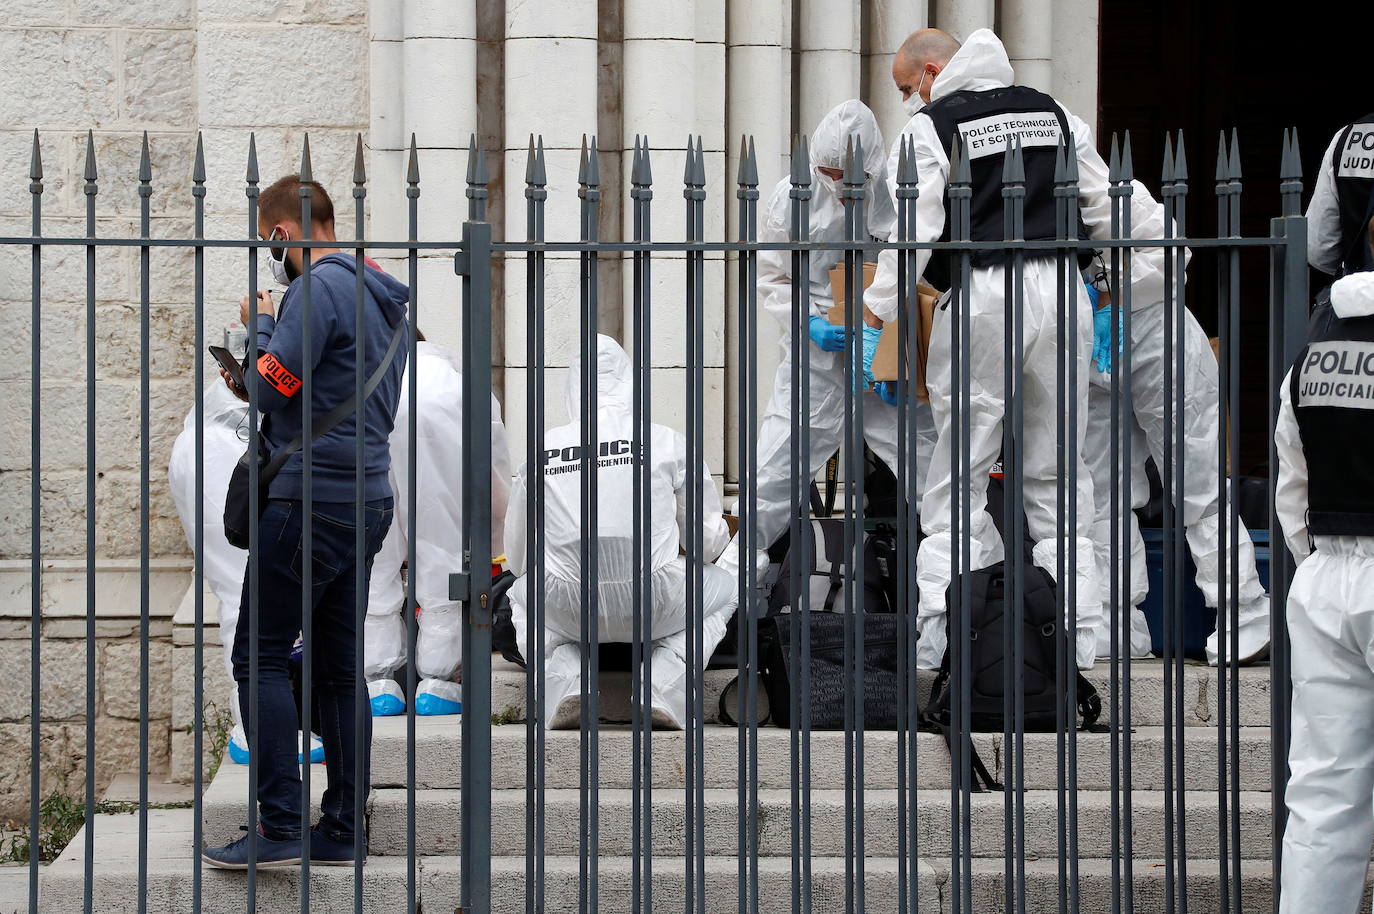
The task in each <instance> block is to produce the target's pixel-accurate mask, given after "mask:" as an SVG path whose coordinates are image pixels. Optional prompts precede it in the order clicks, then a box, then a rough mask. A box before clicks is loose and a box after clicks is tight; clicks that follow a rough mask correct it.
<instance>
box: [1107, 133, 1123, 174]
mask: <svg viewBox="0 0 1374 914" xmlns="http://www.w3.org/2000/svg"><path fill="white" fill-rule="evenodd" d="M1107 182H1108V183H1109V184H1120V183H1121V142H1120V140H1118V139H1117V135H1116V132H1115V131H1113V132H1112V150H1111V152H1110V153H1109V154H1108V156H1107Z"/></svg>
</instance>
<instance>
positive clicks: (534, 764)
mask: <svg viewBox="0 0 1374 914" xmlns="http://www.w3.org/2000/svg"><path fill="white" fill-rule="evenodd" d="M546 183H547V178H546V172H545V169H544V140H543V137H540V139H539V141H538V145H537V146H536V143H535V139H534V137H533V136H531V137H530V153H529V160H528V164H527V166H526V170H525V200H526V203H525V237H526V238H527V239H528V240H529V241H530V242H541V241H543V240H544V205H545V203H544V201H546V200H547V199H548V196H549V192H548V191H547V190H546V189H545V186H546ZM525 325H526V329H525V333H526V336H525V365H526V371H527V372H528V377H527V378H526V384H525V415H526V417H527V423H526V424H527V426H528V432H527V436H526V440H525V445H526V450H525V468H526V469H525V474H526V476H525V485H526V493H525V495H526V497H525V505H524V510H525V515H526V522H525V527H526V529H527V530H528V531H529V549H528V550H527V551H526V564H527V568H526V571H527V572H528V574H529V577H528V578H527V581H528V582H529V584H528V586H527V587H526V589H525V594H526V600H527V601H528V602H529V603H530V605H531V607H532V609H533V611H532V612H531V613H530V619H529V621H528V622H527V624H526V631H527V632H530V633H532V636H527V637H526V641H525V644H524V645H522V646H521V647H522V648H523V649H524V650H525V651H526V652H527V653H529V654H531V656H530V657H529V658H527V659H528V661H529V662H528V663H527V665H526V672H525V707H526V711H525V911H526V914H536V912H539V911H542V910H543V908H544V764H545V755H544V746H545V743H544V733H545V728H544V682H545V679H544V499H543V490H544V473H543V468H542V460H543V454H544V397H543V396H542V394H543V387H544V253H543V252H542V251H530V252H529V253H527V254H526V255H525ZM512 507H513V508H515V507H516V506H512ZM517 510H518V508H517Z"/></svg>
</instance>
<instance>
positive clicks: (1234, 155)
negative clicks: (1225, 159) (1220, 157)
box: [1231, 127, 1240, 183]
mask: <svg viewBox="0 0 1374 914" xmlns="http://www.w3.org/2000/svg"><path fill="white" fill-rule="evenodd" d="M1231 180H1232V181H1235V182H1237V183H1239V182H1240V133H1239V132H1238V131H1237V130H1236V128H1234V127H1232V128H1231Z"/></svg>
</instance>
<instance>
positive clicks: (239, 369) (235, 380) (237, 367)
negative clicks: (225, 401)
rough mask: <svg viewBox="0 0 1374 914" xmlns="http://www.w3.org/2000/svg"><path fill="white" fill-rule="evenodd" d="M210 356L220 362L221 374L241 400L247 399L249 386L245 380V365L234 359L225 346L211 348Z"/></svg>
mask: <svg viewBox="0 0 1374 914" xmlns="http://www.w3.org/2000/svg"><path fill="white" fill-rule="evenodd" d="M209 349H210V355H212V356H214V358H215V361H216V362H219V367H220V373H221V374H223V375H225V376H226V377H227V378H228V379H229V384H230V386H231V387H232V388H233V390H234V393H235V394H237V395H238V396H239V397H240V398H245V399H246V398H247V396H248V385H247V384H246V383H245V382H244V378H243V364H242V363H240V362H239V360H238V359H236V358H234V356H233V353H231V352H230V351H229V350H228V349H225V348H224V347H223V346H211V347H209Z"/></svg>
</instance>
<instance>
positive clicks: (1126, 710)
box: [1070, 130, 1136, 914]
mask: <svg viewBox="0 0 1374 914" xmlns="http://www.w3.org/2000/svg"><path fill="white" fill-rule="evenodd" d="M1134 172H1135V169H1134V167H1133V161H1132V156H1131V132H1130V131H1129V130H1128V131H1126V134H1125V137H1124V139H1123V143H1122V157H1121V172H1120V176H1119V181H1118V184H1119V196H1120V197H1121V200H1122V203H1121V223H1120V227H1121V237H1122V238H1126V239H1130V238H1132V237H1134V236H1133V233H1132V229H1131V224H1132V218H1133V217H1132V213H1131V198H1132V196H1133V195H1134V193H1135V184H1134V180H1133V179H1134ZM1133 257H1134V250H1133V248H1130V247H1125V248H1121V249H1120V276H1119V280H1120V281H1119V283H1118V284H1117V290H1116V291H1119V294H1120V296H1121V322H1120V326H1119V327H1118V329H1117V331H1116V332H1117V339H1118V341H1125V345H1124V346H1122V347H1120V348H1121V350H1122V351H1121V352H1117V351H1115V350H1113V353H1112V358H1113V360H1115V359H1117V358H1118V357H1119V358H1120V359H1121V369H1120V371H1121V383H1120V397H1121V403H1120V405H1119V411H1120V415H1121V416H1122V417H1123V419H1122V420H1121V423H1120V429H1119V431H1120V434H1121V438H1120V441H1119V444H1118V446H1119V447H1120V450H1121V480H1122V482H1121V484H1120V485H1119V487H1118V488H1119V491H1120V492H1121V493H1123V495H1124V496H1125V498H1126V499H1128V500H1129V498H1130V494H1129V493H1130V492H1131V474H1132V473H1133V472H1134V465H1135V461H1134V459H1133V456H1132V453H1131V450H1132V447H1133V442H1134V437H1133V434H1132V429H1133V428H1134V423H1135V389H1134V387H1132V381H1131V375H1132V371H1133V369H1132V359H1133V358H1134V356H1133V354H1132V347H1131V345H1130V341H1131V339H1132V337H1131V322H1132V320H1133V318H1132V316H1131V309H1132V304H1131V296H1132V292H1131V275H1132V273H1131V265H1132V263H1133ZM1113 269H1114V270H1115V265H1114V267H1113ZM1113 275H1114V277H1115V275H1116V274H1115V272H1114V274H1113ZM1113 373H1115V372H1113ZM1113 408H1114V409H1116V408H1117V407H1116V406H1114V407H1113ZM1118 510H1119V511H1120V516H1119V530H1118V529H1116V527H1117V525H1118V515H1116V514H1113V515H1112V517H1113V528H1114V530H1113V532H1114V533H1115V534H1116V535H1117V539H1118V543H1119V544H1120V548H1121V549H1122V550H1123V551H1124V550H1129V549H1131V548H1132V545H1131V537H1132V535H1133V534H1134V531H1135V529H1136V528H1135V517H1134V512H1133V510H1132V509H1131V507H1130V504H1129V501H1128V503H1127V504H1125V505H1120V504H1119V505H1118ZM1117 561H1120V562H1121V563H1122V571H1121V575H1122V580H1121V591H1120V593H1121V598H1122V599H1123V600H1129V599H1130V594H1131V563H1130V561H1129V559H1126V560H1123V559H1122V558H1120V557H1119V558H1118V559H1117ZM1113 577H1115V572H1113ZM1129 632H1130V629H1129V627H1128V628H1126V629H1124V630H1121V631H1120V635H1119V637H1118V644H1117V651H1118V654H1117V656H1118V657H1119V658H1120V666H1121V677H1120V678H1121V683H1122V685H1123V686H1124V688H1122V690H1121V718H1120V723H1119V726H1120V733H1121V757H1120V764H1121V768H1122V771H1121V795H1122V799H1123V801H1124V802H1123V806H1124V808H1123V810H1122V818H1121V828H1122V833H1123V839H1124V847H1123V853H1124V859H1123V864H1124V869H1125V873H1124V874H1123V876H1122V881H1123V887H1122V888H1123V895H1124V902H1125V907H1124V910H1125V911H1126V912H1127V914H1131V912H1133V911H1134V910H1135V831H1134V825H1133V821H1134V818H1133V817H1134V807H1133V806H1132V804H1131V796H1132V782H1133V777H1132V765H1133V761H1132V759H1131V733H1132V731H1131V689H1132V682H1133V680H1132V679H1131V651H1130V634H1129ZM1123 638H1124V644H1123V643H1122V639H1123ZM1123 648H1124V649H1123ZM1113 732H1116V725H1114V727H1113ZM1070 802H1076V801H1075V800H1073V799H1072V798H1071V799H1070Z"/></svg>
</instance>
